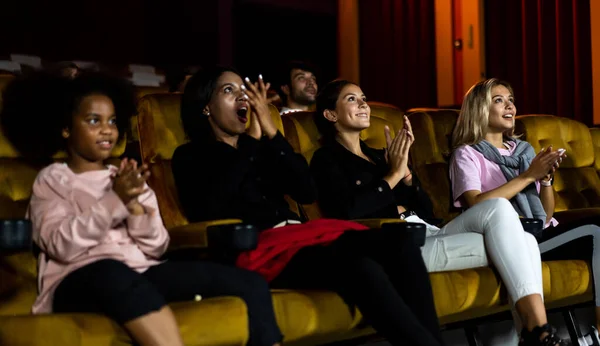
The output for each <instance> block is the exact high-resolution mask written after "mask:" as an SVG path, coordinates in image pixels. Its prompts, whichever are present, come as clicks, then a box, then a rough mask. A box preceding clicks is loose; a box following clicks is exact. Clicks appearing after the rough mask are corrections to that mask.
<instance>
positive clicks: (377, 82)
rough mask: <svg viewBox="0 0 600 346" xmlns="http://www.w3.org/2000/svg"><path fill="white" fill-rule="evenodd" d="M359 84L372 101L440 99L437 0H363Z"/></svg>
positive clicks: (402, 103)
mask: <svg viewBox="0 0 600 346" xmlns="http://www.w3.org/2000/svg"><path fill="white" fill-rule="evenodd" d="M359 16H360V22H359V24H360V84H361V87H362V89H363V91H364V92H365V94H366V95H367V97H368V98H369V99H370V100H372V101H380V102H387V103H391V104H394V105H397V106H398V107H400V108H402V109H404V110H407V109H409V108H412V107H435V106H436V104H437V87H436V83H437V81H436V62H435V20H434V1H433V0H378V1H359Z"/></svg>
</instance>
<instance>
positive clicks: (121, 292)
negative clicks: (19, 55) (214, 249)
mask: <svg viewBox="0 0 600 346" xmlns="http://www.w3.org/2000/svg"><path fill="white" fill-rule="evenodd" d="M4 95H5V97H4V102H5V103H4V106H5V107H4V110H3V113H2V117H1V119H2V125H3V128H4V131H5V132H6V133H7V136H8V137H9V138H10V139H12V142H13V143H15V145H16V146H17V147H18V148H19V149H22V150H21V151H22V152H25V153H35V154H36V155H37V156H38V157H50V156H51V155H52V154H53V153H55V152H57V151H58V150H60V149H66V151H67V153H68V158H67V160H66V162H65V163H54V164H51V165H49V166H48V167H46V168H44V169H43V170H42V171H41V172H40V173H39V174H38V176H37V178H36V180H35V182H34V186H33V195H32V197H31V202H30V205H29V218H30V219H31V221H32V225H33V239H34V242H35V245H36V246H37V247H39V249H40V254H39V257H38V259H39V262H38V268H39V270H38V292H39V294H38V297H37V300H36V301H35V304H34V306H33V313H36V314H38V313H51V312H64V313H66V312H70V313H82V312H93V313H102V314H105V315H107V316H108V317H110V318H112V319H113V320H115V321H116V322H118V323H119V324H121V325H122V326H123V327H124V328H125V329H126V330H127V331H128V332H129V333H130V335H131V336H132V338H133V339H134V340H135V341H136V342H137V343H138V344H140V345H183V341H182V339H181V336H180V334H179V330H178V327H177V323H176V321H175V317H174V316H173V312H172V311H171V309H170V308H169V307H168V306H167V303H169V302H174V301H185V300H190V301H191V300H194V298H195V297H198V296H203V297H214V296H222V295H230V296H238V297H241V298H242V299H243V300H244V301H245V302H246V305H247V306H248V313H249V333H250V339H249V344H251V345H257V346H258V345H260V346H270V345H275V344H278V343H279V342H280V340H281V338H282V336H281V333H280V331H279V329H278V327H277V324H276V321H275V317H274V312H273V306H272V301H271V295H270V293H269V288H268V285H267V283H266V282H265V281H264V280H263V279H262V278H261V277H260V276H259V275H258V274H255V273H252V272H250V271H245V270H241V269H238V268H234V267H229V266H225V265H220V264H215V263H208V262H199V261H161V256H162V255H163V254H164V253H165V251H166V250H167V246H168V243H169V234H168V232H167V230H166V229H165V227H164V226H163V223H162V219H161V216H160V212H159V210H158V205H157V201H156V195H155V194H154V192H153V191H152V190H151V189H150V188H149V187H148V185H146V179H147V178H148V176H149V175H150V172H149V170H148V167H147V166H146V165H138V164H137V163H136V162H135V161H134V160H128V159H124V160H123V161H122V162H121V164H120V167H115V166H111V165H105V163H104V161H105V160H106V159H108V158H109V157H110V154H111V151H112V149H113V147H114V145H115V143H117V140H118V139H119V135H120V134H123V133H124V131H123V130H124V129H125V128H126V126H127V125H128V124H129V119H128V118H129V116H131V115H132V114H134V113H135V109H136V107H135V101H134V93H133V88H132V87H131V86H130V85H129V84H128V83H127V82H126V81H124V80H120V79H116V78H110V77H107V76H103V75H98V74H83V75H80V76H77V77H76V78H75V79H74V80H67V79H62V78H58V77H51V76H48V75H46V74H45V73H39V74H35V75H32V76H28V77H25V78H23V79H19V80H17V81H16V82H14V83H13V84H12V85H11V86H9V88H8V89H7V90H6V92H5V94H4ZM31 123H34V124H35V129H33V130H32V131H31V132H29V131H30V130H31V126H28V124H31ZM23 129H26V131H28V132H27V133H23V132H22V131H23ZM24 134H27V135H28V136H27V137H25V138H27V139H28V141H29V142H30V143H29V144H30V145H29V147H27V146H26V144H28V143H27V141H25V140H23V138H24V137H23V135H24ZM31 138H35V140H34V141H31ZM33 142H35V143H33ZM39 143H43V145H39ZM36 150H37V152H36Z"/></svg>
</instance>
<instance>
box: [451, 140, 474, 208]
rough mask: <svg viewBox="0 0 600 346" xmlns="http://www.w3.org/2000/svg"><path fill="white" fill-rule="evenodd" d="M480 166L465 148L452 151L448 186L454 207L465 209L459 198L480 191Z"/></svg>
mask: <svg viewBox="0 0 600 346" xmlns="http://www.w3.org/2000/svg"><path fill="white" fill-rule="evenodd" d="M481 184H482V182H481V165H480V164H479V162H478V161H477V159H476V158H475V157H474V156H473V155H472V153H470V151H469V149H468V148H467V147H466V146H462V147H460V148H458V149H456V150H455V151H454V154H453V155H452V158H451V160H450V185H451V188H452V199H453V200H454V206H455V207H467V206H466V205H463V203H462V202H461V196H462V195H463V194H464V193H465V192H467V191H472V190H476V191H482V187H481Z"/></svg>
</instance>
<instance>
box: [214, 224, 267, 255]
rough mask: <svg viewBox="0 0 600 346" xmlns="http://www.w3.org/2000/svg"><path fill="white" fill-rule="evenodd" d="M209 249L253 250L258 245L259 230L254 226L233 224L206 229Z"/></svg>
mask: <svg viewBox="0 0 600 346" xmlns="http://www.w3.org/2000/svg"><path fill="white" fill-rule="evenodd" d="M206 231H207V237H208V247H209V248H218V249H222V250H232V251H247V250H253V249H255V248H256V245H257V244H258V233H259V232H258V229H257V228H256V227H255V226H253V225H247V224H231V225H219V226H210V227H208V228H207V229H206Z"/></svg>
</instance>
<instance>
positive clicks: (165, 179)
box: [138, 94, 373, 345]
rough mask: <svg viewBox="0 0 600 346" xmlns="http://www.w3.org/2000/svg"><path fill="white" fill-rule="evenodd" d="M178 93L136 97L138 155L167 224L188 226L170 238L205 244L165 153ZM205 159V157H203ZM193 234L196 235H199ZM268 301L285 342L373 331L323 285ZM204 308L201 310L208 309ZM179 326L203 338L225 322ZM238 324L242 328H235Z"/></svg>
mask: <svg viewBox="0 0 600 346" xmlns="http://www.w3.org/2000/svg"><path fill="white" fill-rule="evenodd" d="M180 97H181V95H179V94H156V95H147V96H145V97H143V98H142V100H141V101H140V103H139V108H138V110H139V115H138V121H139V133H140V143H141V152H142V157H143V158H144V160H145V162H147V163H149V164H150V167H151V171H152V175H153V177H154V178H153V179H152V178H151V181H150V185H151V186H152V188H153V189H154V190H155V191H156V194H157V198H158V201H159V206H160V209H161V213H162V216H163V221H164V222H165V225H166V226H167V228H168V229H169V230H170V232H172V231H173V230H181V229H186V228H187V229H188V231H187V234H188V236H189V237H188V238H182V237H178V236H177V235H172V238H174V241H187V242H191V243H194V244H196V246H198V245H208V244H207V243H206V239H205V236H204V230H205V228H206V226H207V225H209V224H210V222H207V223H194V224H188V223H187V220H186V218H185V216H184V215H183V214H182V212H181V209H180V208H179V204H178V200H177V196H176V189H175V185H174V181H173V176H172V172H171V158H172V155H173V152H174V151H175V149H176V148H177V147H178V146H179V145H181V144H183V143H185V142H186V139H185V134H184V131H183V128H182V125H181V123H180V115H179V114H180V113H179V112H180ZM271 116H272V117H273V120H274V121H275V124H276V125H277V127H278V129H279V131H281V132H282V133H284V131H283V127H282V123H281V117H280V116H279V112H278V111H277V109H276V108H275V107H274V106H271ZM206 164H208V165H209V164H210V163H206ZM217 222H239V220H224V221H217ZM199 238H200V239H202V241H199ZM273 304H274V307H275V313H276V316H277V321H278V323H279V326H280V328H281V330H282V332H283V334H284V335H285V343H286V345H314V344H322V343H326V342H332V341H337V340H342V339H346V338H352V337H356V336H362V335H364V334H370V333H373V331H372V330H371V329H370V328H365V327H359V322H360V321H361V317H360V313H358V312H357V311H355V310H354V309H350V308H349V307H348V306H347V305H346V304H345V303H344V302H343V301H342V299H341V298H340V297H339V296H338V295H336V294H334V293H332V292H326V291H294V290H275V291H274V292H273ZM208 313H210V311H208V312H206V313H202V314H208ZM223 313H227V314H230V315H232V316H236V317H238V315H239V314H242V313H244V311H242V310H240V309H239V308H238V307H235V309H234V308H233V307H231V306H227V305H224V306H223ZM178 321H179V323H180V324H181V328H182V329H188V328H200V329H202V330H203V332H204V333H206V335H207V337H208V338H212V337H213V336H212V333H210V331H211V330H212V329H213V328H214V329H215V333H218V332H220V331H221V329H219V326H220V325H223V324H226V322H225V320H224V319H220V318H218V316H215V318H214V320H213V321H212V322H211V323H205V324H203V325H200V326H198V327H196V324H195V321H194V320H193V319H190V320H183V319H178ZM231 328H236V329H235V331H236V333H234V334H233V335H232V339H233V338H238V339H239V340H238V344H241V343H242V342H243V341H244V339H242V338H239V337H238V336H239V335H245V334H244V333H246V331H245V330H246V329H247V328H246V327H245V326H244V327H242V326H240V325H238V324H236V325H235V326H232V327H231ZM238 329H244V333H241V331H240V330H238Z"/></svg>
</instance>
